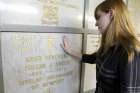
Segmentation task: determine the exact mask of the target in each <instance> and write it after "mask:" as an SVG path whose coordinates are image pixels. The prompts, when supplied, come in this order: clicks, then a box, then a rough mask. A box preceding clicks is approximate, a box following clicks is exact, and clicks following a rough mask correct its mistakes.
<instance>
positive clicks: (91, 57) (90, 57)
mask: <svg viewBox="0 0 140 93" xmlns="http://www.w3.org/2000/svg"><path fill="white" fill-rule="evenodd" d="M95 60H96V53H93V54H83V55H82V60H81V61H82V62H83V63H89V64H94V63H95Z"/></svg>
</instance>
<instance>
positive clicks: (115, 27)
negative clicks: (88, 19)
mask: <svg viewBox="0 0 140 93" xmlns="http://www.w3.org/2000/svg"><path fill="white" fill-rule="evenodd" d="M111 9H113V10H114V16H113V18H112V20H111V22H110V24H109V25H108V27H107V29H106V31H105V33H104V34H102V38H101V44H100V48H99V50H98V54H99V55H101V54H105V53H106V52H107V51H108V49H109V48H110V47H111V46H112V44H113V43H119V44H121V45H122V46H123V47H124V49H125V50H126V51H127V54H128V60H129V61H132V60H133V58H134V51H135V50H136V51H140V42H139V41H138V39H137V37H136V33H135V30H134V28H133V25H132V22H131V21H130V17H129V12H128V9H127V6H126V5H125V3H124V2H123V1H122V0H106V1H103V2H102V3H101V4H99V5H98V6H97V7H96V9H95V18H97V11H99V10H100V11H103V12H106V13H107V12H109V10H111Z"/></svg>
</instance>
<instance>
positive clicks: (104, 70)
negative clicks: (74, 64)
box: [82, 46, 140, 93]
mask: <svg viewBox="0 0 140 93" xmlns="http://www.w3.org/2000/svg"><path fill="white" fill-rule="evenodd" d="M114 50H115V51H114ZM82 62H84V63H90V64H94V63H96V80H97V84H96V92H95V93H140V54H139V53H137V52H135V57H134V60H133V62H128V55H127V52H126V51H125V49H124V48H123V47H122V46H119V47H117V49H116V48H115V47H111V48H110V49H109V51H108V52H107V53H106V54H105V55H104V56H103V57H100V58H97V57H96V53H95V54H91V55H87V54H83V56H82ZM91 74H92V73H91Z"/></svg>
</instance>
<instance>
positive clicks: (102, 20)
mask: <svg viewBox="0 0 140 93" xmlns="http://www.w3.org/2000/svg"><path fill="white" fill-rule="evenodd" d="M110 21H111V15H110V12H107V13H106V12H103V11H101V10H98V11H97V18H96V24H95V25H96V26H97V27H98V30H99V31H100V33H101V34H103V33H104V32H105V30H106V29H107V27H108V25H109V23H110Z"/></svg>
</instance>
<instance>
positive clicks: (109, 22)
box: [62, 0, 140, 93]
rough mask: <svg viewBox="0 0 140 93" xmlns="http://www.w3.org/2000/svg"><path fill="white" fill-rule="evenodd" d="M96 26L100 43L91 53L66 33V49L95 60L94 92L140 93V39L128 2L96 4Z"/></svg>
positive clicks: (78, 56) (108, 1) (64, 40)
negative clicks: (81, 49)
mask: <svg viewBox="0 0 140 93" xmlns="http://www.w3.org/2000/svg"><path fill="white" fill-rule="evenodd" d="M95 18H96V26H98V29H99V31H100V33H101V35H102V37H101V44H100V47H99V49H98V51H97V52H96V53H93V54H91V55H87V54H80V53H76V52H75V51H74V50H73V49H71V48H70V47H69V42H68V40H67V38H66V37H64V39H63V43H64V44H63V45H62V47H63V49H64V51H65V52H66V53H68V54H70V55H72V56H74V57H76V58H79V59H81V60H82V62H85V63H91V64H94V63H96V71H97V72H96V74H97V75H96V79H97V85H96V92H95V93H140V74H139V73H138V72H139V71H140V43H139V41H138V39H137V37H136V34H135V32H134V29H133V26H132V24H131V21H130V20H129V13H128V9H127V7H126V5H125V4H124V2H123V1H122V0H106V1H103V2H102V3H101V4H99V5H98V6H97V7H96V10H95Z"/></svg>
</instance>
